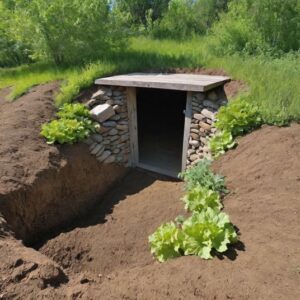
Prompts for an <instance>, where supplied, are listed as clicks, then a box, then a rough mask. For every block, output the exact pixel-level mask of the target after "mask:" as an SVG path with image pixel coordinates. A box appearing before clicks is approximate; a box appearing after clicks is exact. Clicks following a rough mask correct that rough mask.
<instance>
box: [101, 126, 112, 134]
mask: <svg viewBox="0 0 300 300" xmlns="http://www.w3.org/2000/svg"><path fill="white" fill-rule="evenodd" d="M110 130H111V127H105V126H101V127H100V130H99V131H98V132H99V133H100V134H103V135H104V134H105V133H107V132H108V131H110Z"/></svg>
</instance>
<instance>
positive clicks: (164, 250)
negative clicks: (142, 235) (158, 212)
mask: <svg viewBox="0 0 300 300" xmlns="http://www.w3.org/2000/svg"><path fill="white" fill-rule="evenodd" d="M149 243H150V246H151V253H152V254H154V255H155V256H156V257H157V259H158V260H159V261H160V262H164V261H166V260H168V259H170V258H175V257H178V256H181V255H182V252H181V250H180V249H181V248H182V243H183V234H182V232H181V230H180V229H178V228H177V227H176V225H175V224H174V223H173V222H170V223H167V224H164V225H161V226H160V227H159V228H158V229H157V230H156V231H155V232H154V233H153V234H152V235H150V236H149Z"/></svg>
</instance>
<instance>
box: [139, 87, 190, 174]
mask: <svg viewBox="0 0 300 300" xmlns="http://www.w3.org/2000/svg"><path fill="white" fill-rule="evenodd" d="M186 98H187V93H186V92H184V91H175V90H162V89H152V88H138V89H137V90H136V100H137V122H138V148H139V151H138V153H139V158H138V160H139V162H138V165H139V166H140V167H142V168H145V169H149V170H152V171H157V172H160V173H163V174H166V175H170V176H176V177H177V175H178V173H179V172H181V170H182V151H183V134H184V122H185V115H184V111H185V109H186Z"/></svg>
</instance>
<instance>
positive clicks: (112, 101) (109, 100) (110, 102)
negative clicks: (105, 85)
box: [106, 99, 114, 106]
mask: <svg viewBox="0 0 300 300" xmlns="http://www.w3.org/2000/svg"><path fill="white" fill-rule="evenodd" d="M106 104H109V105H111V106H113V105H114V100H112V99H108V100H107V101H106Z"/></svg>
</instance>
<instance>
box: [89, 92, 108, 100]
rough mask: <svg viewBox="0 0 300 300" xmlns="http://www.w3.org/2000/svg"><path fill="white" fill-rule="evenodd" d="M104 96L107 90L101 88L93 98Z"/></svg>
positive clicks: (99, 98) (100, 98)
mask: <svg viewBox="0 0 300 300" xmlns="http://www.w3.org/2000/svg"><path fill="white" fill-rule="evenodd" d="M104 96H105V91H103V90H99V91H97V92H96V93H94V94H93V95H92V99H96V100H102V99H103V97H104Z"/></svg>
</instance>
